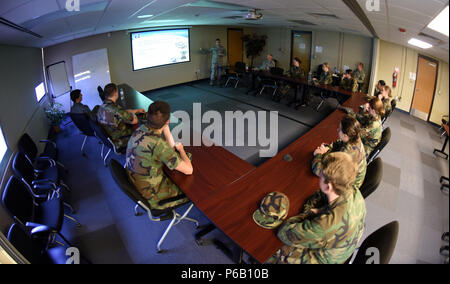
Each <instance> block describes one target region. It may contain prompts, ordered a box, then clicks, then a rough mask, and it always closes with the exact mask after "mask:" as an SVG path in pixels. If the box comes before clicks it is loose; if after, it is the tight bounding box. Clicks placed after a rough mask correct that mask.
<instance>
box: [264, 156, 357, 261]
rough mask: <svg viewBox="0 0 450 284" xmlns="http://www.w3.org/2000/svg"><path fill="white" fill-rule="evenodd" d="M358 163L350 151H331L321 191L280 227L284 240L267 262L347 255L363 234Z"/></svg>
mask: <svg viewBox="0 0 450 284" xmlns="http://www.w3.org/2000/svg"><path fill="white" fill-rule="evenodd" d="M356 174H357V166H356V165H355V163H354V162H353V159H352V158H351V157H350V155H348V154H346V153H342V152H336V153H331V154H329V155H327V156H326V157H325V159H324V160H323V162H322V170H321V171H320V173H319V177H320V182H319V186H320V191H318V192H316V193H315V194H314V195H313V196H311V197H310V198H309V199H308V200H307V201H306V202H305V204H304V206H303V208H302V211H301V213H300V215H298V216H295V217H292V218H290V219H288V220H287V221H286V222H285V223H284V224H283V225H282V226H281V227H280V229H279V231H278V234H277V235H278V238H280V240H281V241H282V242H283V243H284V244H285V245H284V246H283V247H281V249H279V250H278V251H277V252H276V253H275V254H274V255H273V256H272V257H271V258H269V260H268V261H267V262H268V263H279V264H316V263H320V264H336V263H344V262H345V261H346V260H347V259H348V258H350V257H351V256H352V254H353V252H354V251H355V249H356V246H357V244H358V242H359V240H360V238H361V237H362V235H363V230H364V220H365V217H366V206H365V203H364V198H363V197H362V195H361V193H360V191H359V190H355V188H354V187H353V186H352V185H353V184H354V183H355V178H356Z"/></svg>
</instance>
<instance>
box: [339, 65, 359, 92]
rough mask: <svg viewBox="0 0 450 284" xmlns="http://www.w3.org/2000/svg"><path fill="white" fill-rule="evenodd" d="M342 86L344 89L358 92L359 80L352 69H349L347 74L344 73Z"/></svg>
mask: <svg viewBox="0 0 450 284" xmlns="http://www.w3.org/2000/svg"><path fill="white" fill-rule="evenodd" d="M340 86H341V88H342V89H344V90H347V91H350V92H353V93H355V92H358V82H357V81H356V79H355V77H354V75H353V74H352V70H351V69H348V70H347V71H345V74H344V75H342V79H341V83H340Z"/></svg>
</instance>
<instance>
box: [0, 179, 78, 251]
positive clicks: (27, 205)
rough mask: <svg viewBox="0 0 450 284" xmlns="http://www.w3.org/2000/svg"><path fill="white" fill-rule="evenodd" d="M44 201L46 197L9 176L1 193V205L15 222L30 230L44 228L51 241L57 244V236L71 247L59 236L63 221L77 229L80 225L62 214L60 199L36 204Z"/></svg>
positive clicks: (68, 243)
mask: <svg viewBox="0 0 450 284" xmlns="http://www.w3.org/2000/svg"><path fill="white" fill-rule="evenodd" d="M45 199H46V196H40V195H37V194H35V193H34V192H33V191H32V190H31V189H30V188H29V187H28V186H27V185H26V184H25V183H24V182H22V181H21V180H20V179H19V178H17V177H15V176H11V177H10V179H9V180H8V183H7V184H6V187H5V189H4V191H3V195H2V204H3V207H4V208H5V209H6V211H7V212H8V213H9V214H10V216H11V217H12V218H13V219H14V220H15V221H16V222H18V223H20V224H22V225H24V226H27V227H30V228H36V227H41V226H46V227H48V228H47V230H49V231H50V233H51V238H52V240H53V241H55V242H57V241H56V236H57V235H58V236H60V237H61V238H62V239H63V240H64V242H65V243H66V244H67V245H69V246H71V244H70V242H69V241H68V240H67V239H66V238H65V237H64V236H63V235H62V234H61V229H62V225H63V219H64V218H67V219H69V220H71V221H73V222H74V223H75V224H76V225H77V226H78V227H81V224H80V223H79V222H78V221H77V220H76V219H75V218H73V217H71V216H69V215H66V214H64V205H63V202H62V200H61V199H60V198H53V199H50V200H46V201H42V202H38V201H39V200H45Z"/></svg>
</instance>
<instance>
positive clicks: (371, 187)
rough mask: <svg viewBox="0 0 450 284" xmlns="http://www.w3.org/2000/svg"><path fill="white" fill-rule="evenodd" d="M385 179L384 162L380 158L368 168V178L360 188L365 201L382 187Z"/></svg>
mask: <svg viewBox="0 0 450 284" xmlns="http://www.w3.org/2000/svg"><path fill="white" fill-rule="evenodd" d="M382 179H383V161H382V160H381V158H380V157H378V158H376V159H375V160H374V161H373V162H372V163H370V164H369V165H368V166H367V171H366V177H365V178H364V182H363V184H362V185H361V187H360V189H359V190H360V191H361V194H362V196H363V197H364V199H366V198H367V197H368V196H369V195H371V194H372V193H373V192H374V191H375V190H376V189H377V188H378V186H379V185H380V183H381V180H382Z"/></svg>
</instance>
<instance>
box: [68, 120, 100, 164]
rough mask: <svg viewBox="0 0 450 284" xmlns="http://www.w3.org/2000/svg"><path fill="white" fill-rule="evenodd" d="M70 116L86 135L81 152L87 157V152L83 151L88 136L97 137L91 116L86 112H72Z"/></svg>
mask: <svg viewBox="0 0 450 284" xmlns="http://www.w3.org/2000/svg"><path fill="white" fill-rule="evenodd" d="M70 118H71V119H72V121H73V123H74V124H75V126H76V127H77V128H78V130H80V131H81V133H82V134H83V135H84V140H83V144H82V145H81V154H82V155H83V156H85V157H86V153H84V152H83V150H84V146H85V144H86V140H87V138H88V137H95V133H94V129H92V127H91V124H90V123H89V117H88V116H87V115H85V114H84V113H70Z"/></svg>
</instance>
